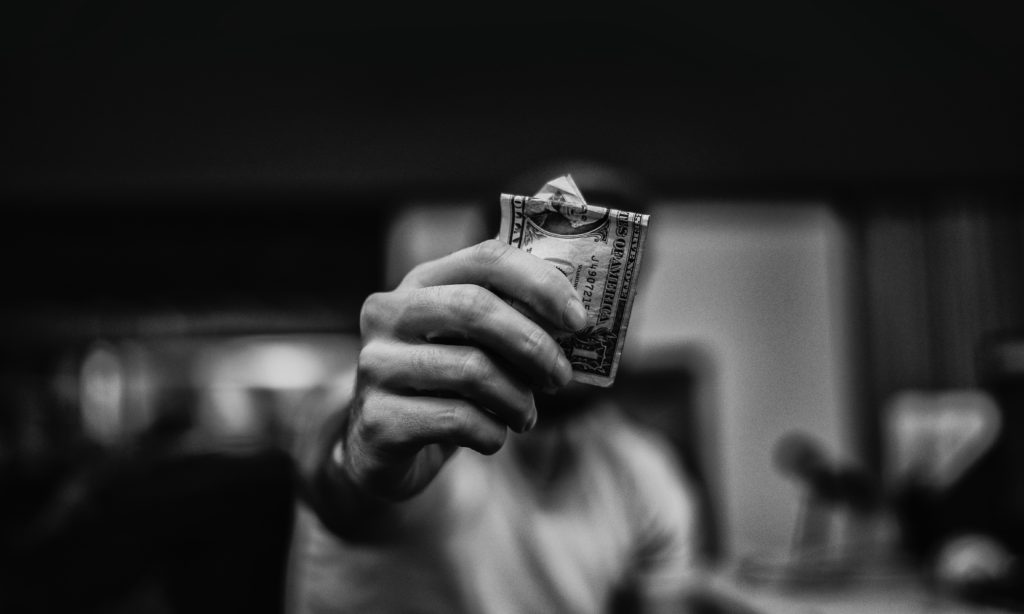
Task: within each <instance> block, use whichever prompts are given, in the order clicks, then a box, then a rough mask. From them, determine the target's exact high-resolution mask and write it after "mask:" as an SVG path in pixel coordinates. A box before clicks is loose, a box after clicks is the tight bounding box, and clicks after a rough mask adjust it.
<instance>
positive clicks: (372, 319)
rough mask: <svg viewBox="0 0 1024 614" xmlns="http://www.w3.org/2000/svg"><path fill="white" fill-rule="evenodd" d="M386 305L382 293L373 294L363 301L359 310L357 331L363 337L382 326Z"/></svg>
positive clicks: (384, 296) (385, 299)
mask: <svg viewBox="0 0 1024 614" xmlns="http://www.w3.org/2000/svg"><path fill="white" fill-rule="evenodd" d="M386 303H387V298H386V295H385V293H383V292H375V293H373V294H371V295H370V296H368V297H366V300H365V301H363V306H362V308H361V309H360V310H359V330H360V332H362V334H363V335H368V334H371V333H373V331H375V330H377V329H378V328H380V327H381V326H382V325H383V324H384V322H385V321H386V317H385V313H386V308H385V304H386Z"/></svg>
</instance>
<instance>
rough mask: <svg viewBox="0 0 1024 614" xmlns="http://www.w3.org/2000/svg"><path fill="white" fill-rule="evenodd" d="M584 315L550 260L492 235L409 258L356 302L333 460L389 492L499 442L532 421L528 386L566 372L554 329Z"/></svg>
mask: <svg viewBox="0 0 1024 614" xmlns="http://www.w3.org/2000/svg"><path fill="white" fill-rule="evenodd" d="M585 323H586V312H585V311H584V309H583V305H582V304H581V303H580V301H579V298H578V297H577V295H576V292H575V291H574V289H573V287H572V285H571V284H570V283H569V282H568V280H567V279H566V278H565V276H564V275H562V273H560V272H559V271H558V269H557V268H555V267H554V266H553V265H551V264H550V263H548V262H546V261H544V260H541V259H540V258H537V257H535V256H533V255H531V254H528V253H526V252H524V251H522V250H518V249H515V248H513V247H510V246H508V245H506V244H504V243H502V242H500V241H497V240H490V241H485V242H483V243H480V244H478V245H475V246H472V247H468V248H466V249H463V250H461V251H458V252H455V253H454V254H451V255H449V256H446V257H444V258H441V259H438V260H434V261H432V262H428V263H425V264H422V265H420V266H418V267H416V268H415V269H413V270H412V271H411V272H410V273H409V274H408V275H407V276H406V277H405V279H404V280H403V281H402V283H401V284H400V285H399V286H398V287H397V288H396V289H395V290H393V291H391V292H382V293H377V294H374V295H372V296H370V297H369V298H368V299H367V300H366V302H365V303H364V304H363V309H362V313H361V316H360V329H361V332H362V340H363V347H362V351H361V352H360V355H359V364H358V372H357V379H356V391H355V396H354V399H353V401H352V405H351V407H350V414H349V418H348V423H347V427H346V429H345V430H344V433H343V436H342V439H341V440H340V441H339V443H338V445H337V446H336V447H335V448H334V451H333V454H332V462H334V463H336V464H337V466H338V468H339V469H341V470H342V471H344V473H345V475H346V477H347V479H348V480H350V481H351V482H352V483H353V484H354V485H356V486H358V487H359V488H361V489H362V490H363V491H365V492H367V493H369V494H372V495H374V496H376V497H380V498H384V499H388V500H394V501H397V500H402V499H405V498H408V497H411V496H413V495H414V494H416V493H418V492H419V491H421V490H422V489H423V488H424V487H426V485H427V484H429V483H430V481H431V480H433V478H434V477H435V476H436V475H437V473H438V471H439V470H440V469H441V467H442V466H443V465H444V463H445V462H446V461H447V459H448V458H449V457H450V456H451V455H452V453H453V452H454V451H455V450H456V449H457V448H459V447H467V448H471V449H473V450H476V451H477V452H480V453H482V454H493V453H494V452H497V451H498V450H499V449H500V448H501V447H502V445H504V443H505V438H506V435H507V429H512V430H513V431H515V432H524V431H528V430H529V429H531V428H533V426H534V424H535V423H536V421H537V409H536V406H535V404H534V400H533V390H535V389H541V390H547V391H553V390H557V389H559V388H561V387H563V386H565V385H566V384H567V383H568V382H569V381H570V379H571V377H572V367H571V366H570V364H569V361H568V360H567V359H566V358H565V356H564V355H563V353H562V350H561V348H560V347H559V345H558V343H557V342H556V341H555V339H554V338H553V336H552V335H553V334H559V333H565V332H572V331H576V330H579V329H580V328H582V327H583V326H584V324H585Z"/></svg>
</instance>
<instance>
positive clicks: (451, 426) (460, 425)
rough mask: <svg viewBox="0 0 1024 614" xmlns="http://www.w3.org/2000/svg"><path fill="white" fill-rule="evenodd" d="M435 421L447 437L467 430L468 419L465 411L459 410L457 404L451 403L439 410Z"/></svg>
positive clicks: (468, 425)
mask: <svg viewBox="0 0 1024 614" xmlns="http://www.w3.org/2000/svg"><path fill="white" fill-rule="evenodd" d="M437 423H438V426H439V427H440V429H441V431H442V432H443V433H445V434H447V435H448V436H449V437H453V436H457V435H459V434H464V433H467V432H469V427H470V424H469V419H468V417H467V415H466V412H463V411H459V408H458V407H457V406H454V405H451V406H448V407H446V408H444V410H442V411H441V412H440V414H439V415H438V417H437Z"/></svg>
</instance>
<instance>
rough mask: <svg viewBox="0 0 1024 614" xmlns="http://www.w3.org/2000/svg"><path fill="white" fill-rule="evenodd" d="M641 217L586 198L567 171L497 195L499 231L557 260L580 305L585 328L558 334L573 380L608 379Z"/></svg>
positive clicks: (636, 262)
mask: <svg viewBox="0 0 1024 614" xmlns="http://www.w3.org/2000/svg"><path fill="white" fill-rule="evenodd" d="M648 219H649V216H648V215H645V214H642V213H631V212H629V211H620V210H618V209H612V208H609V207H600V206H597V205H590V204H587V202H586V200H584V199H583V195H582V194H581V193H580V190H579V188H578V187H577V186H576V183H575V182H574V181H573V180H572V177H571V176H569V175H565V176H562V177H559V178H557V179H553V180H551V181H549V182H548V183H547V184H546V185H545V186H544V187H543V188H541V190H540V191H539V192H537V194H535V195H534V196H515V195H512V194H502V195H501V230H500V231H499V237H500V238H501V239H502V240H504V241H506V242H507V243H508V244H509V245H512V246H514V247H518V248H519V249H523V250H526V251H527V252H530V253H532V254H533V255H535V256H538V257H540V258H543V259H545V260H547V261H549V262H551V263H552V264H554V265H555V266H556V267H558V270H560V271H561V272H562V273H563V274H565V276H566V278H568V279H569V281H570V282H572V285H573V287H574V288H576V292H577V293H579V296H580V300H581V301H583V306H584V307H585V308H586V310H587V325H586V327H585V328H583V330H581V331H579V332H577V333H575V334H573V335H568V336H566V337H563V338H560V339H559V342H560V343H561V344H562V349H563V350H564V351H565V355H566V357H567V358H568V359H569V362H570V363H572V368H573V379H574V380H576V381H578V382H583V383H586V384H594V385H597V386H611V384H612V382H614V381H615V373H616V371H617V370H618V368H619V358H620V357H621V355H622V346H623V343H624V342H625V340H626V329H627V328H628V327H629V314H630V311H631V310H632V309H633V299H634V297H635V296H636V287H637V286H636V282H637V276H638V274H639V272H640V260H641V258H642V256H643V253H644V240H645V239H646V237H647V222H648Z"/></svg>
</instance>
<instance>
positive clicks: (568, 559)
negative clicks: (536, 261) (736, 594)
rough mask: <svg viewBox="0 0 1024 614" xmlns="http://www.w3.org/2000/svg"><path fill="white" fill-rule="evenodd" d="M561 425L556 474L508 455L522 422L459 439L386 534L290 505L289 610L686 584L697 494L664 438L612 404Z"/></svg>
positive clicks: (490, 604) (378, 608)
mask: <svg viewBox="0 0 1024 614" xmlns="http://www.w3.org/2000/svg"><path fill="white" fill-rule="evenodd" d="M531 435H532V434H527V435H524V436H522V437H530V436H531ZM563 436H564V438H565V440H566V442H567V444H568V445H569V446H570V447H571V448H572V449H573V456H572V458H573V461H572V462H571V463H568V468H567V469H566V470H565V471H564V472H563V475H561V476H560V477H559V480H558V483H557V487H555V488H541V487H538V486H537V485H535V484H534V483H533V482H531V479H530V477H529V476H530V474H529V472H528V471H524V468H523V467H522V465H521V464H520V463H519V462H517V455H516V452H517V451H516V450H514V449H513V447H514V446H516V445H517V441H516V439H517V438H518V437H521V436H518V435H515V434H512V433H510V434H509V440H508V443H507V444H506V446H505V448H503V449H502V450H501V451H500V452H498V453H497V454H495V455H493V456H482V455H479V454H476V453H474V452H472V451H470V450H460V451H458V452H457V453H456V454H455V455H454V456H453V457H452V458H451V459H450V461H449V462H448V464H447V465H446V466H445V467H444V468H443V469H442V471H441V473H440V474H439V475H438V476H437V478H436V479H435V480H434V481H433V482H432V483H431V484H430V486H428V487H427V488H426V489H425V490H424V491H423V492H422V493H420V494H419V495H417V496H416V497H414V498H413V499H411V500H409V501H407V502H405V503H403V505H404V506H406V507H405V508H404V509H403V518H404V522H403V525H402V526H401V527H400V528H396V531H395V534H394V536H393V538H392V539H389V540H388V541H387V543H382V544H381V543H375V544H372V545H366V544H353V543H348V542H346V541H343V540H341V539H339V538H337V537H336V536H334V535H333V534H331V533H330V532H328V531H327V530H326V529H325V528H324V527H323V525H321V524H320V522H319V521H318V519H317V518H316V516H315V515H314V514H313V513H312V512H311V511H310V510H309V509H308V508H306V507H305V506H303V505H300V507H299V510H298V517H297V521H296V531H295V537H294V542H293V547H292V556H291V565H290V571H289V573H290V580H289V592H290V595H289V604H288V606H289V611H290V612H291V614H320V613H325V614H326V613H331V614H334V613H342V612H344V613H348V612H353V613H355V612H359V613H363V612H375V613H378V612H379V613H388V612H402V613H417V612H424V613H428V612H429V613H434V612H436V613H445V614H451V613H458V612H466V613H473V614H490V613H494V614H498V613H508V614H523V613H529V612H536V613H538V614H550V613H553V612H558V613H573V612H580V613H584V612H585V613H588V614H591V613H596V612H603V611H606V610H607V606H608V603H609V600H610V598H611V596H612V594H613V592H614V591H615V590H616V589H617V588H618V587H622V586H625V585H631V586H633V587H635V588H636V589H637V590H639V591H640V594H642V595H647V596H651V597H666V598H671V597H675V596H678V595H680V594H683V593H685V591H686V590H687V589H688V588H689V583H690V582H691V581H692V580H691V578H692V574H693V564H694V549H695V536H694V532H695V531H696V526H695V523H696V506H695V503H694V501H693V498H692V496H691V494H690V491H689V490H688V488H687V486H686V482H685V481H684V479H683V477H682V474H681V472H680V470H679V468H678V466H677V463H676V462H675V460H674V458H673V456H672V454H671V453H670V452H669V449H668V447H667V444H665V443H664V442H662V441H661V440H660V439H658V438H656V437H655V436H654V435H653V434H650V433H647V432H646V431H642V430H640V429H639V428H638V427H636V426H635V425H634V424H632V423H631V422H630V421H629V420H628V419H626V418H625V417H623V416H622V415H621V414H620V413H619V412H618V411H616V410H615V409H614V408H611V407H606V408H595V409H594V410H592V411H589V412H587V413H584V414H582V415H580V416H577V417H574V418H573V421H572V423H571V428H567V430H566V431H565V432H564V433H563ZM520 452H521V451H520Z"/></svg>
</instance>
